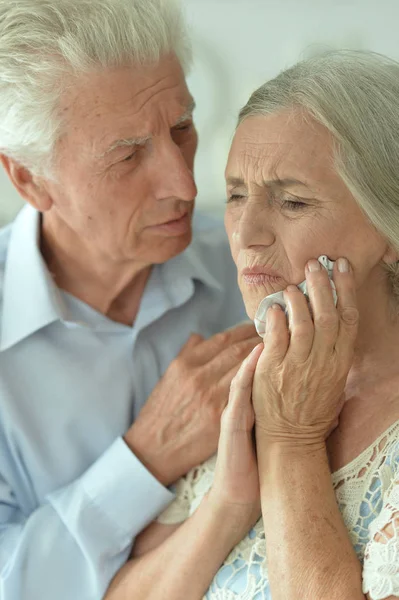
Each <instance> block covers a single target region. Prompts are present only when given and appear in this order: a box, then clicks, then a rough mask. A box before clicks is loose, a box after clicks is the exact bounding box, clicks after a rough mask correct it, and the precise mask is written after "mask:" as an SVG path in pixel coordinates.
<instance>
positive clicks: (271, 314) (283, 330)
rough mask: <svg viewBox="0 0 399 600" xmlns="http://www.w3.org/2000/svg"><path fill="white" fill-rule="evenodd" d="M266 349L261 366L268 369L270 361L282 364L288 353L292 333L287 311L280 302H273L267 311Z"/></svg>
mask: <svg viewBox="0 0 399 600" xmlns="http://www.w3.org/2000/svg"><path fill="white" fill-rule="evenodd" d="M263 343H264V350H263V353H262V356H261V358H260V360H259V363H258V364H259V368H260V369H262V370H267V369H268V368H269V364H270V361H272V362H273V363H275V364H280V363H281V362H282V361H283V360H284V358H285V355H286V354H287V351H288V347H289V343H290V334H289V331H288V326H287V319H286V316H285V312H284V311H283V309H282V308H281V306H280V305H279V304H273V305H272V306H271V307H270V308H269V310H268V311H267V313H266V332H265V335H264V337H263Z"/></svg>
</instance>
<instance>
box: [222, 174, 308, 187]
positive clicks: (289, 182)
mask: <svg viewBox="0 0 399 600" xmlns="http://www.w3.org/2000/svg"><path fill="white" fill-rule="evenodd" d="M226 182H227V185H233V186H237V187H239V186H244V187H246V185H247V184H246V183H245V181H244V179H242V178H241V177H227V179H226ZM263 185H264V186H265V187H293V186H295V185H300V186H302V187H306V188H308V189H310V188H309V186H308V185H306V183H304V182H303V181H300V180H299V179H293V178H292V177H288V178H286V179H279V178H276V179H268V180H263Z"/></svg>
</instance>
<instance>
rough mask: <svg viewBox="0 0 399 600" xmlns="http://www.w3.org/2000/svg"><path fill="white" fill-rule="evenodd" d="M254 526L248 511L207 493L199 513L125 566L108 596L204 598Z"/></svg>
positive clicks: (110, 599)
mask: <svg viewBox="0 0 399 600" xmlns="http://www.w3.org/2000/svg"><path fill="white" fill-rule="evenodd" d="M251 525H252V522H251V520H248V515H247V511H242V510H241V509H236V508H233V507H223V506H222V505H221V504H220V505H218V504H217V503H213V502H212V501H211V500H210V498H209V496H205V497H204V499H203V501H202V502H201V504H200V506H199V507H198V509H197V510H196V512H195V513H194V514H193V515H192V516H191V517H190V518H189V519H188V520H187V521H186V522H185V523H184V524H182V525H180V526H179V527H178V528H177V529H176V530H175V531H174V533H173V534H172V535H170V536H169V537H168V538H167V539H166V540H164V541H163V542H162V543H161V544H160V545H159V546H158V547H157V548H156V549H152V550H151V551H149V552H147V553H146V554H145V555H142V556H140V557H138V558H134V559H133V560H131V561H129V562H128V563H127V564H126V565H125V567H124V568H123V569H122V570H121V571H120V572H119V573H118V575H117V576H116V578H115V579H114V581H113V582H112V584H111V586H110V588H109V590H108V593H107V595H106V597H105V600H130V599H131V598H134V600H158V599H159V598H162V600H201V598H203V596H204V594H205V593H206V591H207V589H208V587H209V585H210V583H211V581H212V579H213V577H214V576H215V574H216V573H217V571H218V569H219V567H220V565H221V564H222V563H223V561H224V560H225V558H226V556H227V555H228V554H229V552H230V551H231V550H232V549H233V547H234V546H235V545H236V544H237V543H238V542H239V541H240V540H241V539H242V538H243V537H244V535H245V534H246V533H247V531H248V530H249V529H250V527H251ZM160 565H162V568H161V569H160Z"/></svg>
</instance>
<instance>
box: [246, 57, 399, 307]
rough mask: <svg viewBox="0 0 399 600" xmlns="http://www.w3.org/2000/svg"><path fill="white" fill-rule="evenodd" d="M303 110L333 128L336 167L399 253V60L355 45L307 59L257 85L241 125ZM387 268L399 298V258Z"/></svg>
mask: <svg viewBox="0 0 399 600" xmlns="http://www.w3.org/2000/svg"><path fill="white" fill-rule="evenodd" d="M298 108H299V109H300V110H301V112H302V114H303V115H304V118H306V115H310V116H311V117H312V118H313V119H314V120H315V121H317V122H319V123H321V124H322V125H324V126H325V127H326V128H327V129H328V130H329V131H330V132H331V134H332V136H333V139H334V141H335V148H334V156H335V158H334V160H335V168H336V171H337V173H338V174H339V175H340V177H341V178H342V180H343V181H344V183H345V184H346V186H347V187H348V189H349V190H350V192H351V193H352V195H353V196H354V198H355V200H356V201H357V202H358V204H359V206H360V207H361V209H362V210H363V212H364V213H365V214H366V216H367V217H368V218H369V220H370V221H371V223H372V224H373V225H374V227H375V228H376V229H377V230H378V231H379V232H380V233H381V235H382V236H384V237H385V239H386V240H387V241H388V243H390V245H391V246H392V247H393V248H394V250H395V251H396V252H398V253H399V63H397V62H396V61H394V60H391V59H389V58H387V57H385V56H382V55H379V54H376V53H373V52H363V51H358V52H356V51H349V50H348V51H346V50H341V51H331V52H327V53H325V54H323V55H320V56H315V57H312V58H310V59H307V60H304V61H302V62H300V63H298V64H296V65H294V66H293V67H291V68H289V69H287V70H286V71H283V72H282V73H280V74H279V75H278V76H277V77H276V78H275V79H273V80H271V81H269V82H267V83H266V84H264V85H262V86H261V87H260V88H259V89H258V90H256V91H255V92H254V94H253V95H252V96H251V98H250V99H249V101H248V103H247V105H246V106H245V107H244V108H243V109H242V110H241V112H240V117H239V124H241V123H242V122H243V121H244V120H245V119H246V118H248V117H250V116H255V115H267V114H271V113H275V112H278V111H281V110H284V109H298ZM386 269H387V271H388V274H389V279H390V282H391V284H392V289H393V293H394V295H395V297H396V299H397V300H398V302H399V262H398V263H395V264H394V265H391V266H387V267H386Z"/></svg>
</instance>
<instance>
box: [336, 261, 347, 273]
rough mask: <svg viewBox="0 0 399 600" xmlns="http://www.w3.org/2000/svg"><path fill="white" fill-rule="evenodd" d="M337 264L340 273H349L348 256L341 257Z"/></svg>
mask: <svg viewBox="0 0 399 600" xmlns="http://www.w3.org/2000/svg"><path fill="white" fill-rule="evenodd" d="M337 265H338V271H339V272H340V273H349V262H348V260H347V259H346V258H339V259H338V260H337Z"/></svg>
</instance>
